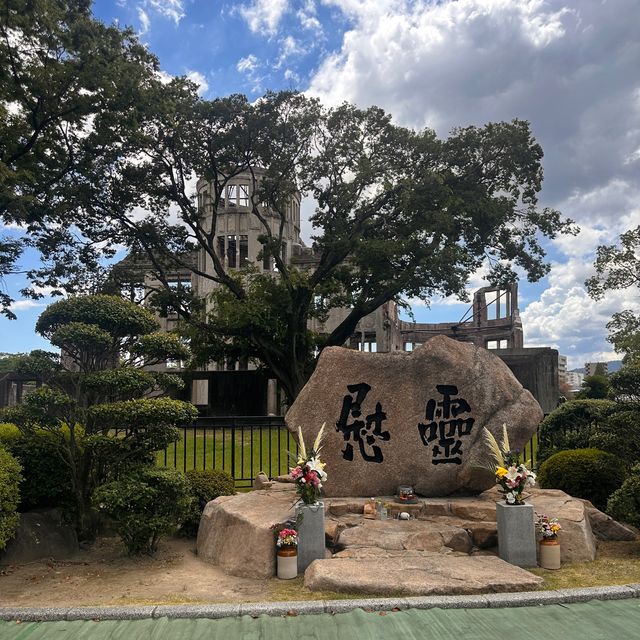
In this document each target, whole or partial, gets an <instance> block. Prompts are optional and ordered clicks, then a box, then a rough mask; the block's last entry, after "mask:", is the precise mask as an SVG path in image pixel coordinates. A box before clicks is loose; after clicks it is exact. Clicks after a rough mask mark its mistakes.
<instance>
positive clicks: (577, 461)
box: [538, 449, 625, 510]
mask: <svg viewBox="0 0 640 640" xmlns="http://www.w3.org/2000/svg"><path fill="white" fill-rule="evenodd" d="M624 479H625V471H624V467H623V465H622V462H621V461H620V460H619V459H618V458H616V456H614V455H613V454H611V453H607V452H606V451H600V449H575V450H573V451H560V452H559V453H556V454H554V455H552V456H551V457H550V458H549V459H548V460H546V461H545V462H543V463H542V466H541V467H540V470H539V471H538V483H539V484H540V486H541V487H542V488H543V489H561V490H562V491H564V492H566V493H568V494H569V495H571V496H574V497H576V498H584V499H585V500H590V501H591V502H592V503H593V504H594V506H596V507H597V508H598V509H601V510H604V508H605V507H606V505H607V498H608V497H609V496H610V495H611V494H612V493H613V492H614V491H615V490H616V489H618V488H620V485H622V483H623V481H624Z"/></svg>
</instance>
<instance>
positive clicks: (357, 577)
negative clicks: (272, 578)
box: [304, 548, 543, 596]
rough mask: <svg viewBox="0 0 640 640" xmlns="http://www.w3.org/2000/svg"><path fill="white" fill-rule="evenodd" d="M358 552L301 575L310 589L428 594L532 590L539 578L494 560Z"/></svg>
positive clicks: (314, 565)
mask: <svg viewBox="0 0 640 640" xmlns="http://www.w3.org/2000/svg"><path fill="white" fill-rule="evenodd" d="M366 554H367V552H366V551H365V550H364V549H361V550H359V557H353V558H345V557H343V558H337V557H334V558H332V559H330V560H316V561H315V562H313V563H312V564H311V565H310V566H309V568H308V569H307V570H306V572H305V574H304V584H305V587H307V588H308V589H310V590H311V591H336V592H339V593H361V594H375V595H379V596H396V595H406V596H427V595H465V594H478V593H501V592H513V591H527V590H531V589H535V588H536V587H537V586H538V585H539V584H540V583H542V581H543V580H542V578H539V577H537V576H534V575H533V574H532V573H529V572H528V571H526V570H525V569H521V568H519V567H515V566H513V565H511V564H508V563H507V562H504V561H503V560H500V558H498V557H496V556H467V555H455V554H448V555H443V554H440V553H433V552H431V553H430V552H418V551H412V552H410V551H401V552H398V551H388V552H381V550H380V549H377V548H376V549H373V550H370V551H369V555H368V556H367V555H366Z"/></svg>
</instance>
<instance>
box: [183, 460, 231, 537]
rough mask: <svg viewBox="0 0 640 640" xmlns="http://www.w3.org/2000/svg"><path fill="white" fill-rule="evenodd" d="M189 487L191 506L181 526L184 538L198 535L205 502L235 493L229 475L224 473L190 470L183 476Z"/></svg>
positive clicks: (213, 470)
mask: <svg viewBox="0 0 640 640" xmlns="http://www.w3.org/2000/svg"><path fill="white" fill-rule="evenodd" d="M185 475H186V477H187V480H188V482H189V485H190V486H191V496H192V498H193V504H192V506H191V510H190V512H189V515H188V517H187V518H186V520H185V521H184V523H183V524H182V533H184V535H186V536H196V535H198V527H199V526H200V518H201V516H202V512H203V511H204V508H205V507H206V506H207V502H210V501H211V500H215V499H216V498H218V497H219V496H230V495H233V494H234V493H235V483H234V481H233V478H232V477H231V475H229V474H228V473H227V472H226V471H217V470H215V469H212V470H210V471H199V470H196V469H194V470H192V471H187V473H186V474H185Z"/></svg>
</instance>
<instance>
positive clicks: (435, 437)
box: [286, 336, 543, 496]
mask: <svg viewBox="0 0 640 640" xmlns="http://www.w3.org/2000/svg"><path fill="white" fill-rule="evenodd" d="M542 416H543V414H542V410H541V409H540V406H539V405H538V403H537V402H536V400H535V399H534V398H533V396H532V395H531V394H530V393H529V392H528V391H526V390H525V389H524V388H523V387H522V385H521V384H520V383H519V382H518V380H517V379H516V378H515V376H514V375H513V374H512V373H511V371H510V370H509V368H508V367H507V366H506V365H505V364H504V363H503V362H502V360H500V359H499V358H498V357H497V356H495V355H493V354H492V353H491V352H490V351H487V350H486V349H481V348H479V347H476V346H474V345H472V344H468V343H463V342H458V341H456V340H451V339H450V338H447V337H445V336H435V337H433V338H431V339H430V340H429V341H428V342H426V343H425V344H424V345H422V346H421V347H420V348H418V349H416V350H415V351H413V352H411V353H404V352H400V353H380V354H376V353H362V352H359V351H355V350H352V349H343V348H341V347H330V348H327V349H325V350H324V351H323V352H322V355H321V356H320V359H319V362H318V365H317V367H316V370H315V372H314V373H313V375H312V376H311V378H310V380H309V382H308V383H307V384H306V385H305V387H304V389H303V390H302V391H301V392H300V394H299V395H298V397H297V398H296V401H295V402H294V404H293V406H292V407H291V409H290V410H289V412H288V413H287V416H286V421H287V426H288V427H289V429H290V430H291V431H292V432H296V430H297V428H298V426H300V427H302V431H303V435H304V437H305V441H307V442H312V441H313V439H314V438H315V435H316V433H317V431H318V429H319V428H320V426H321V425H322V424H323V423H325V422H326V436H325V439H324V443H323V449H322V456H323V459H324V461H325V462H326V463H327V469H326V470H327V472H328V474H329V478H328V480H327V481H326V483H325V484H324V494H325V495H326V496H373V495H393V493H395V491H396V489H397V487H398V485H400V484H408V485H412V486H414V488H415V490H416V492H417V493H418V494H420V495H423V496H447V495H451V494H454V493H460V492H472V493H473V492H475V493H478V492H480V491H482V490H484V489H487V488H488V487H489V486H491V484H492V483H493V478H492V476H491V474H490V473H487V472H486V471H485V470H483V469H480V468H479V465H481V464H483V463H486V462H487V461H488V450H487V447H486V445H485V443H484V437H483V427H487V428H488V429H489V430H490V431H491V432H492V433H493V434H494V435H495V436H497V437H498V438H499V439H500V438H501V437H502V425H503V423H506V424H507V426H508V429H509V437H510V440H511V446H512V447H514V448H515V447H519V448H521V447H522V446H523V445H524V444H526V443H527V442H528V441H529V440H530V438H531V436H532V435H533V433H534V432H535V430H536V427H537V425H538V423H539V422H540V420H541V419H542Z"/></svg>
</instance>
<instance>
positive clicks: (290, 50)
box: [275, 35, 305, 69]
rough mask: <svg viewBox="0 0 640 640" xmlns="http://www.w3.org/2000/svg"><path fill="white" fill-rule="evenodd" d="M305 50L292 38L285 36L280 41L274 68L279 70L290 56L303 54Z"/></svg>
mask: <svg viewBox="0 0 640 640" xmlns="http://www.w3.org/2000/svg"><path fill="white" fill-rule="evenodd" d="M304 51H305V49H304V48H303V47H302V46H301V45H300V43H299V42H298V41H297V40H296V39H295V38H294V37H293V36H290V35H289V36H287V37H286V38H283V39H282V40H281V41H280V55H279V56H278V60H277V62H276V64H275V68H276V69H279V68H280V67H282V65H283V64H284V63H285V62H286V61H287V60H288V59H289V58H291V57H292V56H297V55H300V54H302V53H304Z"/></svg>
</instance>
